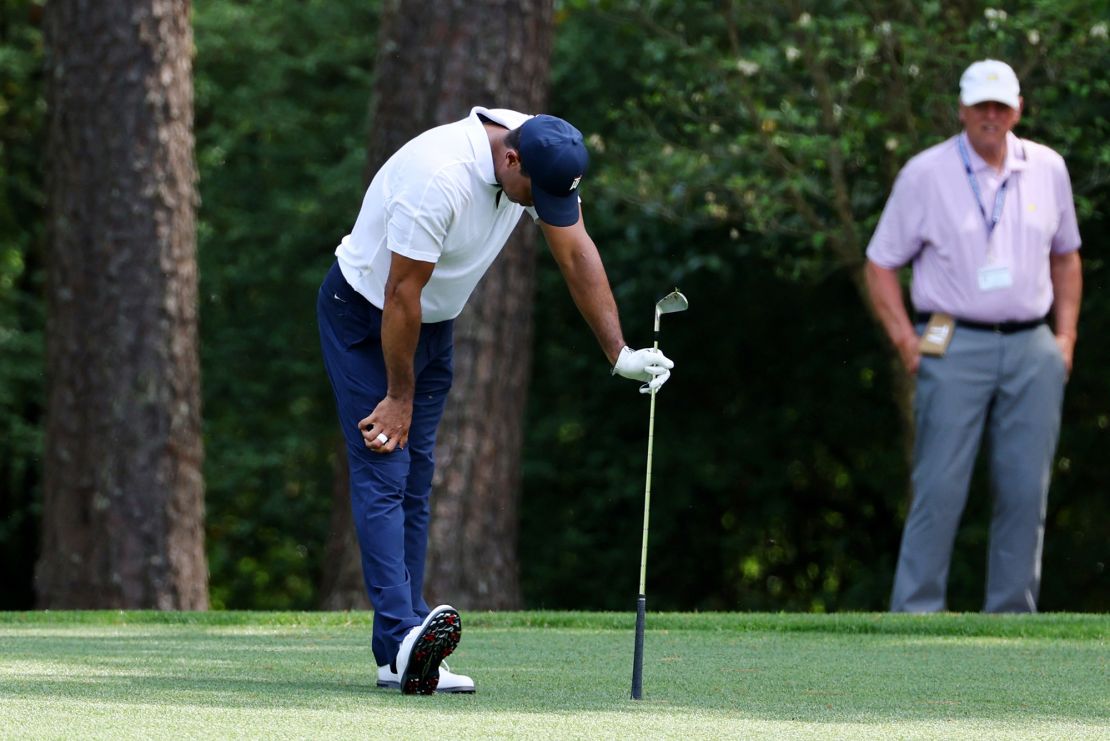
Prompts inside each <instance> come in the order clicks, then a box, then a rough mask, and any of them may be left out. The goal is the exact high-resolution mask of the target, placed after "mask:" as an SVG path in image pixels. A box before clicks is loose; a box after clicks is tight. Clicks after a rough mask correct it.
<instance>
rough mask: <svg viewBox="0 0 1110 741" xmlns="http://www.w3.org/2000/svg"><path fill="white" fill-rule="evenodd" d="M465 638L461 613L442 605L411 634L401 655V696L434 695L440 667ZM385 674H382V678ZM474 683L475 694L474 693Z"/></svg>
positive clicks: (398, 659)
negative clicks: (460, 639)
mask: <svg viewBox="0 0 1110 741" xmlns="http://www.w3.org/2000/svg"><path fill="white" fill-rule="evenodd" d="M461 637H462V620H461V619H460V618H459V613H458V610H456V609H455V608H454V607H451V606H450V605H440V606H439V607H437V608H435V609H434V610H432V611H431V612H430V613H428V617H426V618H424V622H422V623H421V624H420V625H418V626H416V627H415V628H413V629H412V630H410V631H409V633H408V635H406V636H405V638H404V640H403V641H401V648H400V650H399V651H398V652H397V662H396V663H397V676H398V682H399V683H400V686H401V693H402V694H405V695H431V694H434V693H435V691H436V687H437V686H438V685H439V682H440V671H439V665H440V662H442V661H443V659H445V658H446V657H448V656H450V655H451V652H452V651H454V650H455V647H456V646H458V645H459V638H461ZM380 674H381V672H380V670H379V676H380ZM473 686H474V684H473V682H471V688H472V689H471V691H473Z"/></svg>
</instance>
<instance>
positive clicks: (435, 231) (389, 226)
mask: <svg viewBox="0 0 1110 741" xmlns="http://www.w3.org/2000/svg"><path fill="white" fill-rule="evenodd" d="M456 195H457V194H456V193H455V192H454V189H453V188H451V185H450V180H449V179H448V178H444V177H439V176H436V175H434V174H433V175H431V176H430V177H428V178H413V177H406V178H405V184H404V185H403V186H402V187H401V188H400V189H399V190H397V191H394V192H393V193H392V194H391V196H390V198H389V200H388V202H387V203H386V207H385V213H386V244H387V246H388V247H389V249H390V251H392V252H396V253H397V254H399V255H402V256H404V257H409V258H412V259H413V260H420V261H421V262H438V261H439V258H440V256H441V255H442V254H443V245H444V242H445V241H446V240H447V230H448V229H450V227H451V224H452V222H453V221H454V218H455V211H456V207H457V203H456V200H457V199H456Z"/></svg>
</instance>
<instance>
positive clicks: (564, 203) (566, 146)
mask: <svg viewBox="0 0 1110 741" xmlns="http://www.w3.org/2000/svg"><path fill="white" fill-rule="evenodd" d="M520 161H521V164H523V165H524V169H525V170H526V171H527V172H528V175H529V176H530V177H531V178H532V203H533V204H534V205H535V207H536V213H537V214H539V217H540V218H541V219H543V221H544V222H545V223H547V224H551V225H552V226H571V225H572V224H577V223H578V190H577V189H578V183H579V182H581V180H582V176H583V175H585V174H586V169H587V168H588V167H589V166H590V155H589V153H588V152H586V145H585V144H584V143H583V141H582V132H581V131H579V130H578V129H576V128H574V127H573V126H571V125H570V124H569V123H567V122H566V121H564V120H563V119H561V118H556V117H555V116H545V115H542V114H541V115H539V116H534V117H532V118H530V119H528V120H527V121H525V122H524V124H523V125H522V126H521V127H520Z"/></svg>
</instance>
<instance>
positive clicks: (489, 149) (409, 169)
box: [317, 107, 674, 694]
mask: <svg viewBox="0 0 1110 741" xmlns="http://www.w3.org/2000/svg"><path fill="white" fill-rule="evenodd" d="M588 164H589V155H588V154H587V152H586V148H585V145H584V143H583V140H582V134H581V133H580V132H579V131H578V130H577V129H576V128H574V127H573V126H571V125H570V124H569V123H567V122H566V121H564V120H562V119H560V118H555V117H553V116H546V115H539V116H534V117H533V116H528V115H525V114H522V113H517V112H516V111H510V110H504V109H487V108H481V107H476V108H474V109H473V110H471V112H470V115H469V116H467V117H466V118H464V119H463V120H461V121H457V122H455V123H451V124H446V125H444V126H439V127H437V128H434V129H431V130H430V131H427V132H425V133H423V134H421V135H420V136H418V137H416V138H415V139H413V140H412V141H410V142H408V143H407V144H405V145H404V146H403V147H401V149H400V150H398V151H397V152H396V153H395V154H394V155H393V156H392V157H391V158H390V159H389V160H388V161H387V162H386V163H385V165H384V166H382V168H381V170H379V171H378V173H377V175H375V176H374V179H373V181H372V182H371V183H370V187H369V189H368V190H367V191H366V196H365V198H364V199H363V202H362V209H361V211H360V212H359V215H358V218H357V220H356V221H355V225H354V228H353V229H352V231H351V233H350V234H349V235H347V236H346V237H344V238H343V240H342V241H341V242H340V244H339V247H338V249H336V252H335V254H336V258H337V260H336V262H335V264H333V266H332V268H331V270H330V272H329V273H328V275H327V277H326V278H325V279H324V282H323V285H322V286H321V287H320V293H319V296H318V299H317V319H318V322H319V328H320V341H321V344H322V347H323V355H324V365H325V367H326V368H327V372H328V377H329V378H330V380H331V384H332V389H333V390H334V392H335V399H336V404H337V407H338V411H339V422H340V426H341V428H342V430H343V435H344V437H345V439H346V443H347V456H348V460H349V465H350V478H351V506H352V510H353V514H354V521H355V527H356V529H357V531H358V541H359V548H360V549H361V552H362V571H363V578H364V579H365V582H366V589H367V591H368V593H369V597H370V602H371V603H372V604H373V606H374V631H373V641H372V648H373V651H374V658H375V660H376V661H377V664H378V685H379V686H391V687H398V686H399V687H400V689H401V691H402V692H403V693H405V694H431V693H433V692H435V691H436V690H437V689H438V690H439V691H441V692H473V691H474V682H473V681H472V680H471V679H470V678H469V677H466V676H463V675H460V674H454V673H452V672H450V671H449V670H448V669H447V668H446V667H445V666H441V662H442V660H443V658H444V657H445V656H447V655H449V654H450V653H451V652H452V651H453V650H454V649H455V647H456V645H457V644H458V641H459V637H460V635H461V624H460V621H459V615H458V612H457V611H456V610H454V609H453V608H452V607H450V606H448V605H441V606H439V607H436V608H435V609H431V610H430V609H429V608H428V605H427V603H426V602H425V601H424V597H423V596H422V591H423V584H424V558H425V551H426V550H427V543H428V519H429V512H430V506H429V498H430V495H431V484H432V470H433V466H434V459H435V441H436V427H437V426H438V424H439V420H440V417H441V416H442V414H443V408H444V403H445V402H446V399H447V392H448V391H449V390H450V388H451V375H452V341H451V331H452V323H453V321H454V319H455V318H456V317H457V316H458V315H459V313H460V312H461V311H462V309H463V306H464V305H465V304H466V301H467V299H468V298H469V297H470V294H471V292H472V291H473V290H474V287H475V285H477V283H478V281H479V280H480V279H481V277H482V275H483V274H484V273H485V271H486V269H487V268H488V267H489V266H490V264H491V263H492V262H493V261H494V259H495V258H496V257H497V255H498V253H499V252H500V251H501V248H502V247H503V246H504V245H505V242H506V240H507V239H508V238H509V234H510V233H511V232H512V230H513V228H514V227H515V226H516V224H517V222H518V221H519V220H520V217H521V216H522V215H523V214H524V213H525V212H528V214H529V215H530V216H531V217H532V218H533V219H534V220H535V221H536V222H537V223H538V224H539V226H540V229H541V230H542V231H543V234H544V238H545V240H546V241H547V245H548V247H549V248H550V250H551V253H552V255H554V257H555V261H556V262H557V263H558V265H559V268H560V270H561V271H562V273H563V277H564V279H565V280H566V284H567V287H568V288H569V290H570V294H571V296H572V298H573V299H574V302H575V304H576V305H577V306H578V308H579V310H580V312H581V313H582V316H583V317H584V318H585V320H586V323H587V324H589V326H590V328H591V329H592V330H593V332H594V335H595V336H596V337H597V340H598V342H599V343H600V344H601V349H602V351H603V352H604V353H605V355H606V357H607V358H608V360H609V363H610V365H611V366H612V372H613V373H614V374H617V375H621V376H624V377H625V378H630V379H633V380H635V381H640V382H642V383H643V384H645V385H644V386H643V387H642V389H641V390H642V391H644V392H648V391H650V390H652V389H658V388H659V387H661V386H662V385H663V384H664V383H666V381H667V379H668V378H669V377H670V369H671V368H673V367H674V364H673V363H672V362H671V361H670V360H669V359H668V358H667V357H666V356H664V355H663V353H661V352H659V351H658V350H653V349H651V348H646V349H642V350H632V349H630V348H629V347H628V346H627V345H626V344H625V341H624V337H623V335H622V333H621V327H620V320H619V318H618V314H617V306H616V302H615V301H614V299H613V294H612V291H611V290H610V288H609V281H608V278H607V276H606V274H605V268H604V267H603V266H602V262H601V257H600V255H599V254H598V250H597V247H596V246H595V245H594V242H593V240H592V239H591V238H590V236H589V234H588V233H587V232H586V228H585V226H584V225H583V221H582V213H581V208H580V202H579V197H578V187H579V184H580V183H581V182H582V177H583V175H584V174H585V173H586V169H587V166H588Z"/></svg>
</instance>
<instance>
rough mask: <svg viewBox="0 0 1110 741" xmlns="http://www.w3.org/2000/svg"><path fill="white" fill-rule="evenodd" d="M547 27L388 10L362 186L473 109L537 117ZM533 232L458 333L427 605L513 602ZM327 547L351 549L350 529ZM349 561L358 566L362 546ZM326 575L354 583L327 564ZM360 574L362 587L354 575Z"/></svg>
mask: <svg viewBox="0 0 1110 741" xmlns="http://www.w3.org/2000/svg"><path fill="white" fill-rule="evenodd" d="M553 31H554V28H553V2H552V0H519V1H517V2H504V1H503V0H502V1H497V0H481V1H471V2H466V1H464V0H411V1H406V2H399V1H398V0H393V1H389V0H387V2H385V3H384V7H383V8H382V29H381V36H380V42H379V54H378V60H377V69H376V74H377V83H376V85H375V90H374V101H375V105H374V115H373V117H372V120H373V131H372V132H371V135H370V142H369V146H368V153H369V155H368V158H367V166H368V169H367V172H368V176H369V175H372V174H373V173H374V172H375V171H376V170H377V169H378V167H380V166H381V164H382V163H384V162H385V160H386V159H387V158H388V157H389V155H390V154H392V153H393V152H394V151H396V150H397V149H398V148H399V147H400V146H401V145H403V144H404V143H405V142H406V141H408V140H409V139H411V138H412V137H414V136H416V135H417V134H419V133H421V132H422V131H424V130H426V129H428V128H431V127H432V126H437V125H439V124H443V123H448V122H450V121H456V120H458V119H461V118H463V117H465V116H466V115H467V114H468V113H469V112H470V109H471V107H473V106H475V105H485V106H489V107H494V108H513V109H516V110H519V111H523V112H525V113H539V112H541V111H542V108H543V104H544V101H545V100H546V96H547V86H548V77H549V71H550V52H551V43H552V35H553ZM526 220H527V219H526ZM536 231H537V229H536V227H535V226H534V225H532V224H531V223H527V224H522V225H521V227H519V228H518V229H517V231H516V232H515V233H514V235H513V237H512V238H511V239H510V240H509V242H508V244H507V245H506V246H505V249H504V251H503V252H502V253H501V256H500V257H499V258H498V259H497V261H495V262H494V264H493V266H492V267H491V268H490V270H489V272H488V273H487V274H486V277H485V278H484V279H483V280H482V282H481V283H480V284H479V286H478V289H477V290H476V291H475V293H474V295H473V296H472V297H471V299H470V302H469V304H468V305H467V307H466V309H465V310H464V311H463V313H462V315H461V316H460V317H459V319H458V320H457V321H456V323H455V383H454V387H453V389H452V391H451V396H450V399H449V401H448V403H447V410H446V412H445V413H444V419H443V423H442V424H441V425H440V431H439V442H438V445H437V448H436V453H437V470H436V476H435V480H434V481H433V496H432V524H431V537H430V544H429V547H428V567H427V576H426V582H425V583H426V585H427V586H426V591H427V598H428V600H429V601H430V602H432V603H433V604H434V603H435V602H437V601H450V602H451V604H453V605H455V606H456V607H460V608H464V609H512V608H517V607H519V606H520V604H521V598H520V584H519V579H518V568H517V542H516V541H517V525H518V514H517V507H518V501H519V497H520V457H521V448H522V440H523V415H524V404H525V400H526V396H527V383H528V377H529V371H530V368H529V359H530V357H531V343H532V296H533V279H534V263H535V261H534V246H535V235H536ZM335 507H342V508H345V509H347V510H349V509H350V501H349V499H348V498H347V497H346V496H343V497H342V498H341V499H337V500H336V501H335ZM339 519H340V518H339V517H333V522H338V521H339ZM345 527H347V528H350V527H351V525H350V516H349V515H348V516H347V517H346V525H345ZM330 537H331V538H332V540H333V541H335V540H336V539H345V541H346V542H347V543H349V544H350V545H353V544H354V539H353V538H348V537H347V534H346V533H344V532H336V531H334V530H333V532H332V533H331V536H330ZM329 552H335V551H334V550H333V549H332V548H329ZM343 558H345V559H355V560H356V561H357V559H358V552H357V547H355V548H354V549H353V550H352V549H351V548H350V547H348V548H347V553H346V555H345V556H344V557H343ZM328 568H333V569H342V570H343V572H344V573H348V574H349V573H351V569H349V568H344V567H342V566H340V565H339V564H337V563H334V562H333V563H332V564H330V565H329V567H328ZM355 573H358V574H359V575H360V583H359V585H358V586H359V589H360V590H361V589H362V585H361V571H360V570H359V571H356V572H355ZM332 589H333V591H342V592H345V593H348V594H349V593H350V592H351V591H352V587H351V586H350V585H348V586H347V587H345V588H344V587H343V586H342V585H338V584H335V585H333V586H332ZM329 600H330V595H328V594H325V595H323V602H324V603H327V602H328V601H329ZM331 604H332V605H334V604H335V603H334V601H332V602H331ZM352 606H360V605H352Z"/></svg>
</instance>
